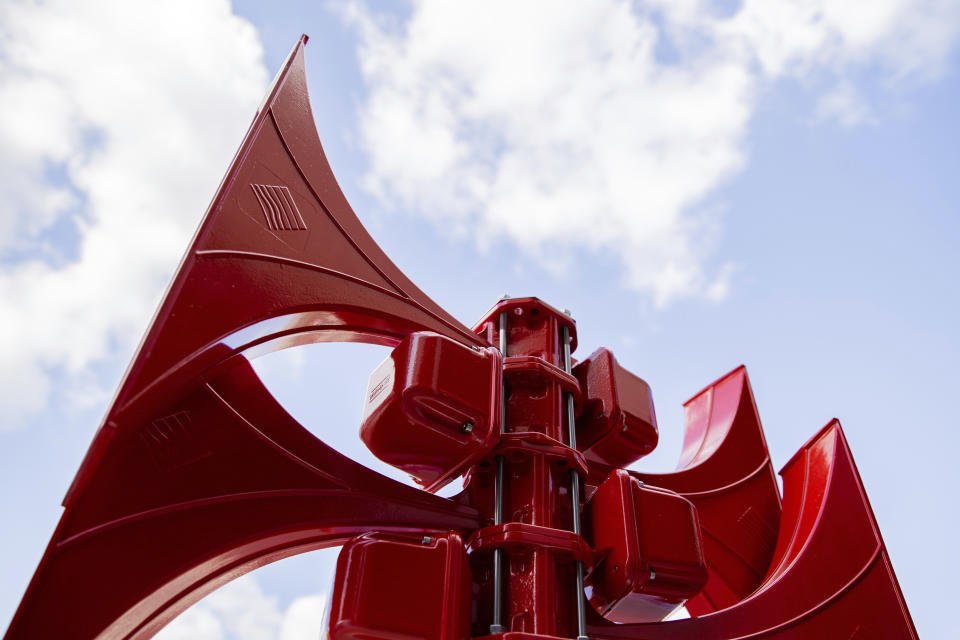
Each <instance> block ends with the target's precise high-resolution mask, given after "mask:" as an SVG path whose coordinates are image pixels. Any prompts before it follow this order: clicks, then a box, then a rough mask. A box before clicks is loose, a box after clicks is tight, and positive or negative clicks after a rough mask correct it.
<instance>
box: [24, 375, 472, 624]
mask: <svg viewBox="0 0 960 640" xmlns="http://www.w3.org/2000/svg"><path fill="white" fill-rule="evenodd" d="M477 526H479V518H478V516H477V513H476V511H475V510H474V509H472V508H469V507H464V506H462V505H459V504H457V503H455V502H452V501H450V500H446V499H443V498H438V497H436V496H433V495H431V494H428V493H426V492H423V491H420V490H417V489H414V488H412V487H408V486H405V485H402V484H400V483H398V482H396V481H394V480H391V479H389V478H386V477H384V476H381V475H380V474H378V473H376V472H374V471H371V470H369V469H367V468H365V467H363V466H361V465H359V464H358V463H356V462H353V461H352V460H350V459H348V458H345V457H344V456H342V455H341V454H339V453H337V452H336V451H334V450H333V449H331V448H330V447H328V446H327V445H325V444H324V443H323V442H321V441H319V440H317V439H316V438H315V437H314V436H313V435H312V434H311V433H310V432H309V431H307V430H306V429H304V428H303V427H302V426H301V425H299V424H298V423H297V422H296V421H295V420H294V419H293V418H292V417H291V416H290V415H289V414H287V413H286V411H284V410H283V408H282V407H281V406H280V405H279V404H277V402H276V401H275V400H274V399H273V398H272V397H271V396H270V394H269V392H268V391H267V390H266V389H265V388H264V387H263V386H262V384H261V383H260V381H259V379H258V378H257V376H256V374H255V373H254V371H253V369H252V368H251V367H250V366H249V364H248V363H247V362H246V360H245V359H244V358H243V357H242V356H238V357H236V358H234V359H233V360H232V362H231V363H230V365H224V366H223V367H221V370H220V371H218V372H217V374H216V375H215V376H213V377H211V379H210V380H209V381H208V382H207V383H206V384H205V385H203V386H201V387H200V388H198V389H196V390H195V391H194V392H193V393H192V394H190V395H189V396H188V397H186V398H184V399H182V400H181V401H179V402H177V403H176V404H174V405H171V406H169V407H168V408H167V409H166V410H165V411H163V412H161V413H160V414H158V415H156V416H154V417H153V419H151V420H147V421H144V422H140V423H137V424H133V423H126V424H125V425H124V428H123V429H118V430H117V433H116V435H115V437H114V438H113V439H112V441H111V443H110V447H109V450H108V451H107V452H106V453H105V454H104V456H103V458H102V459H101V460H100V463H99V465H98V467H97V469H96V473H95V475H94V476H93V477H92V478H91V481H90V483H89V485H88V486H87V489H86V491H84V493H83V494H82V495H81V496H80V497H78V498H77V499H76V500H75V501H74V503H73V504H71V506H70V507H68V508H67V510H66V512H65V513H64V515H63V518H62V519H61V521H60V524H59V526H58V528H57V531H56V533H55V534H54V536H53V538H52V540H51V542H50V545H49V546H48V548H47V551H46V553H45V555H44V558H43V560H42V561H41V563H40V567H39V568H38V569H37V572H36V574H35V576H34V578H33V581H32V582H31V584H30V587H29V589H28V591H27V594H26V595H25V597H24V599H23V602H22V604H21V606H20V609H19V610H18V612H17V615H16V617H15V618H14V620H13V622H12V623H11V625H10V629H9V631H8V633H7V636H6V637H7V638H8V639H13V638H68V637H76V638H95V637H109V638H128V637H136V638H139V637H149V636H151V635H152V634H153V633H154V632H156V631H157V630H158V629H159V628H161V627H162V626H163V625H164V624H166V623H167V622H168V621H169V620H170V619H172V618H173V617H174V616H175V615H177V614H178V613H179V612H181V611H182V610H184V609H185V608H186V607H187V606H189V605H190V604H191V603H192V602H194V601H196V600H198V599H199V598H200V597H202V596H203V595H204V594H205V593H207V592H209V591H211V590H212V589H214V588H216V587H217V586H219V585H221V584H223V583H225V582H227V581H229V580H231V579H233V578H235V577H237V576H239V575H241V574H243V573H245V572H246V571H249V570H250V569H252V568H255V567H257V566H261V565H263V564H267V563H269V562H272V561H274V560H277V559H279V558H282V557H285V556H288V555H292V554H295V553H301V552H304V551H308V550H311V549H317V548H321V547H326V546H331V545H336V544H341V543H343V542H344V541H345V540H348V539H350V538H352V537H353V536H355V535H358V534H360V533H364V532H367V531H371V530H379V531H391V530H392V531H410V530H413V531H423V530H444V531H446V530H451V529H453V530H463V531H467V530H471V529H474V528H476V527H477ZM54 611H55V612H56V614H55V615H52V614H51V612H54Z"/></svg>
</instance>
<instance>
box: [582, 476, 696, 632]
mask: <svg viewBox="0 0 960 640" xmlns="http://www.w3.org/2000/svg"><path fill="white" fill-rule="evenodd" d="M584 519H585V520H586V530H585V535H586V537H587V540H589V541H590V544H591V545H593V547H594V548H595V549H597V551H598V552H600V553H604V554H606V555H605V557H604V560H603V563H602V564H601V566H600V567H599V568H598V570H597V571H595V572H594V573H593V575H592V576H591V579H590V585H591V586H592V587H593V592H592V594H591V596H590V604H592V605H593V607H594V608H595V609H596V610H597V612H598V613H600V614H602V615H603V616H604V617H605V618H607V619H608V620H611V621H613V622H653V621H657V620H662V619H663V618H665V617H667V616H668V615H670V614H671V613H673V611H674V610H675V609H677V608H678V607H679V606H680V605H682V604H683V603H684V602H686V601H687V600H688V599H689V598H691V597H693V596H695V595H697V593H699V592H700V590H701V589H702V588H703V585H704V584H705V583H706V581H707V568H706V565H705V563H704V560H703V542H702V541H701V539H700V523H699V521H698V519H697V510H696V508H695V507H694V506H693V505H692V504H691V503H690V502H689V501H688V500H686V499H685V498H683V497H681V496H680V495H678V494H676V493H674V492H672V491H669V490H667V489H662V488H660V487H652V486H649V485H644V484H643V483H641V482H640V481H639V480H637V479H636V478H633V477H631V476H630V474H629V473H627V472H626V471H624V470H623V469H617V470H616V471H613V472H612V473H611V474H610V475H609V477H607V479H606V480H604V481H603V483H601V484H600V486H599V487H597V490H596V492H595V493H594V494H593V497H591V498H590V502H589V503H588V504H587V506H586V514H585V518H584Z"/></svg>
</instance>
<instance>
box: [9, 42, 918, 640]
mask: <svg viewBox="0 0 960 640" xmlns="http://www.w3.org/2000/svg"><path fill="white" fill-rule="evenodd" d="M305 42H306V39H305V38H303V39H301V41H300V42H299V43H298V44H297V46H296V47H295V48H294V50H293V52H292V53H291V55H290V57H289V58H288V60H287V62H286V63H285V64H284V67H283V69H282V70H281V72H280V74H279V75H278V77H277V80H276V81H275V83H274V85H273V87H272V88H271V90H270V92H269V94H268V96H267V99H266V100H265V102H264V104H263V107H262V108H261V110H260V111H259V112H258V113H257V115H256V117H255V119H254V122H253V124H252V125H251V127H250V130H249V131H248V133H247V136H246V139H245V140H244V142H243V145H242V146H241V148H240V151H239V152H238V154H237V156H236V158H235V159H234V162H233V164H232V165H231V167H230V169H229V171H228V173H227V175H226V177H225V178H224V181H223V183H222V184H221V186H220V188H219V190H218V191H217V195H216V197H215V198H214V200H213V202H212V204H211V206H210V209H209V210H208V211H207V213H206V215H205V217H204V218H203V221H202V222H201V225H200V228H199V230H198V232H197V235H196V237H195V238H194V240H193V242H192V244H191V246H190V248H189V249H188V251H187V254H186V256H185V257H184V260H183V262H182V264H181V265H180V269H179V270H178V272H177V274H176V276H175V278H174V280H173V283H172V284H171V286H170V289H169V291H168V292H167V295H166V297H165V298H164V301H163V303H162V304H161V307H160V309H159V311H158V312H157V315H156V317H155V318H154V320H153V323H152V325H151V327H150V329H149V330H148V332H147V334H146V337H145V338H144V341H143V343H142V344H141V346H140V349H139V351H138V353H137V355H136V356H135V358H134V360H133V362H132V363H131V365H130V368H129V370H128V371H127V373H126V375H125V377H124V379H123V381H122V382H121V385H120V389H119V391H118V393H117V396H116V398H115V399H114V402H113V404H112V405H111V407H110V409H109V411H108V413H107V416H106V418H105V420H104V423H103V425H102V426H101V428H100V430H99V431H98V433H97V435H96V437H95V439H94V441H93V443H92V444H91V447H90V450H89V452H88V454H87V456H86V458H85V460H84V462H83V464H82V466H81V468H80V470H79V471H78V473H77V476H76V478H75V480H74V482H73V485H72V486H71V488H70V490H69V492H68V494H67V497H66V499H65V502H64V504H65V507H66V508H65V511H64V514H63V517H62V518H61V521H60V523H59V524H58V526H57V529H56V531H55V532H54V533H53V536H52V538H51V540H50V543H49V546H48V548H47V550H46V553H45V554H44V556H43V559H42V560H41V562H40V565H39V567H38V568H37V571H36V573H35V575H34V577H33V580H32V581H31V583H30V586H29V587H28V589H27V592H26V594H25V595H24V598H23V601H22V602H21V605H20V608H19V609H18V611H17V613H16V615H15V617H14V619H13V621H12V623H11V625H10V628H9V630H8V632H7V635H6V637H7V638H9V639H11V640H14V639H15V640H20V639H28V638H84V639H86V638H104V639H105V638H147V637H150V636H151V635H153V634H154V633H155V632H156V631H157V630H158V629H160V628H161V627H162V626H163V625H164V624H166V623H167V622H168V621H169V620H171V619H172V618H173V617H174V616H175V615H177V614H178V613H179V612H181V611H183V610H184V609H185V608H186V607H187V606H189V605H190V604H191V603H193V602H195V601H196V600H197V599H199V598H200V597H202V596H203V595H204V594H206V593H208V592H209V591H210V590H212V589H214V588H216V587H217V586H219V585H222V584H224V583H226V582H228V581H229V580H231V579H233V578H235V577H237V576H239V575H241V574H243V573H245V572H247V571H249V570H251V569H253V568H256V567H258V566H261V565H263V564H266V563H268V562H272V561H274V560H276V559H279V558H282V557H285V556H289V555H292V554H296V553H301V552H304V551H309V550H312V549H317V548H320V547H324V546H330V545H338V544H344V549H343V551H342V552H341V558H340V562H339V563H338V569H337V574H336V582H335V587H334V592H333V593H332V594H331V599H330V601H331V603H332V605H331V606H332V608H331V615H330V618H329V627H328V628H327V629H326V631H327V632H328V633H329V635H330V637H331V638H332V639H333V640H340V639H346V638H365V639H370V640H373V639H376V638H383V639H384V640H388V639H389V640H399V639H401V638H431V639H432V638H437V639H440V638H442V639H444V640H448V639H449V640H453V639H457V640H460V639H463V640H465V639H466V638H467V637H496V638H502V639H503V640H535V639H537V638H540V639H543V638H554V637H574V636H576V635H577V634H578V632H579V629H578V626H579V623H580V621H581V620H582V619H583V617H582V616H580V615H578V613H577V611H576V609H577V606H576V604H577V602H582V600H581V598H582V596H583V590H582V585H581V577H580V576H579V575H578V571H582V572H583V574H584V575H585V579H586V581H587V585H588V587H589V589H590V590H591V591H592V598H591V602H592V604H588V605H587V609H586V616H587V617H588V618H589V625H588V627H587V628H586V629H585V631H586V633H587V635H589V637H590V638H594V639H596V640H607V639H609V640H615V639H627V638H635V639H638V640H640V639H644V638H647V639H660V638H664V639H668V638H717V639H724V638H729V639H731V640H732V639H733V638H768V637H770V638H772V637H776V638H821V637H822V638H841V639H843V640H850V639H851V638H860V637H863V638H912V637H916V632H915V631H914V629H913V625H912V622H911V621H910V617H909V613H908V612H907V610H906V606H905V604H904V601H903V597H902V595H901V593H900V590H899V586H898V585H897V582H896V578H895V576H894V574H893V570H892V568H891V566H890V561H889V558H888V557H887V554H886V551H885V549H884V546H883V542H882V540H881V538H880V534H879V531H878V529H877V526H876V522H875V520H874V518H873V515H872V513H871V511H870V507H869V503H868V502H867V499H866V495H865V492H864V490H863V486H862V484H861V482H860V479H859V476H858V475H857V472H856V468H855V466H854V464H853V459H852V457H851V455H850V452H849V449H848V447H847V444H846V441H845V440H844V438H843V433H842V431H841V430H840V427H839V424H837V423H836V422H834V423H831V424H830V425H828V426H827V427H826V428H825V429H824V430H823V431H821V432H820V434H818V435H817V436H816V437H815V438H814V439H813V440H811V441H810V442H809V443H808V444H807V445H806V446H805V447H804V448H803V449H802V450H801V452H800V453H798V454H797V456H796V457H795V458H794V459H792V460H791V461H790V462H789V463H788V464H787V466H786V467H785V468H784V470H783V471H782V472H781V473H782V475H783V477H784V488H785V496H784V499H783V503H782V513H781V500H780V494H779V491H778V486H777V483H776V479H775V476H774V475H773V468H772V465H771V461H770V456H769V453H768V451H767V447H766V443H765V441H764V436H763V430H762V427H761V425H760V420H759V417H758V414H757V410H756V405H755V403H754V400H753V395H752V392H751V390H750V384H749V381H748V379H747V375H746V371H745V370H744V369H743V368H742V367H741V368H739V369H736V370H734V371H733V372H731V373H730V374H727V375H726V376H724V377H723V378H721V379H719V380H718V381H717V382H715V383H713V384H712V385H710V386H709V387H707V389H705V390H704V391H702V392H701V393H699V394H697V395H696V396H694V398H692V399H691V400H690V401H689V402H687V404H686V412H687V432H686V437H685V442H684V449H683V454H682V457H681V461H680V465H679V467H678V469H677V471H675V472H674V473H668V474H644V473H638V472H635V471H630V472H628V471H624V470H623V469H621V467H623V466H625V465H627V464H630V463H632V462H634V461H635V460H637V459H638V458H639V457H641V456H643V455H645V454H646V453H648V452H649V451H650V450H651V449H652V448H653V447H654V446H655V445H656V441H657V427H656V418H655V412H654V408H653V403H652V399H651V394H650V390H649V387H648V386H647V385H646V383H645V382H643V380H641V379H640V378H638V377H637V376H635V375H634V374H632V373H630V372H628V371H627V370H626V369H624V368H623V367H621V366H620V365H619V364H618V363H617V362H616V360H615V358H613V356H612V354H610V353H609V352H608V351H606V350H599V351H597V352H595V353H594V354H592V355H591V356H590V357H588V358H587V359H586V360H584V361H583V362H581V363H580V364H579V365H578V366H577V367H576V368H575V369H574V370H573V371H572V372H571V371H570V369H569V366H568V365H569V361H568V360H569V359H568V358H567V357H566V356H565V348H564V347H565V345H564V344H563V340H564V339H567V340H568V344H569V348H570V350H571V351H572V350H574V349H576V340H577V338H576V325H575V323H574V321H573V319H572V318H570V317H569V315H568V314H566V313H561V312H560V311H558V310H556V309H554V308H553V307H551V306H549V305H547V304H545V303H543V302H542V301H540V300H537V299H536V298H518V299H513V300H510V299H506V300H502V301H500V302H499V303H498V304H497V305H495V306H494V308H493V309H491V310H490V312H489V313H488V314H487V315H486V316H485V317H484V318H483V319H482V320H481V321H480V322H479V323H478V324H477V325H476V327H475V329H474V330H470V329H468V328H467V327H465V326H463V325H461V324H460V323H459V322H458V321H457V320H455V319H454V318H453V317H451V316H450V315H449V314H447V313H446V312H444V311H443V310H442V309H441V308H440V307H438V306H437V305H436V304H435V303H433V302H432V301H431V300H430V299H429V298H427V297H426V296H425V295H424V294H423V293H422V292H421V291H420V290H419V289H417V288H416V287H415V286H414V285H413V284H412V283H411V282H410V281H409V280H408V279H407V278H406V277H405V276H404V275H403V274H402V273H400V271H399V270H398V269H397V268H396V267H395V266H394V265H393V264H392V263H391V262H390V261H389V259H388V258H387V257H386V256H385V255H384V254H383V252H382V251H381V250H380V249H379V248H378V247H377V246H376V244H375V243H374V242H373V240H372V239H371V238H370V236H369V235H368V234H367V232H366V231H365V230H364V229H363V227H362V225H361V224H360V222H359V220H358V219H357V218H356V216H355V215H354V213H353V212H352V211H351V210H350V207H349V205H348V204H347V202H346V200H345V199H344V197H343V194H342V193H341V192H340V189H339V187H338V186H337V183H336V181H335V179H334V177H333V174H332V173H331V171H330V167H329V165H328V164H327V161H326V158H325V156H324V154H323V150H322V148H321V146H320V142H319V140H318V138H317V134H316V130H315V128H314V125H313V118H312V115H311V112H310V107H309V100H308V97H307V91H306V79H305V75H304V69H303V45H304V43H305ZM502 314H505V315H502ZM501 326H502V327H504V331H503V334H502V335H501ZM564 336H568V338H564ZM501 338H503V339H504V341H505V344H506V347H505V348H504V349H501V348H499V347H494V345H500V344H501ZM322 341H360V342H372V343H376V344H383V345H389V346H393V347H395V350H394V352H393V353H392V354H391V356H390V357H389V358H388V360H387V361H386V364H385V365H384V367H383V368H381V369H379V370H378V371H377V372H375V373H374V375H373V377H372V379H371V387H370V389H369V390H368V398H367V402H368V405H367V411H366V412H365V413H366V415H365V420H364V424H363V426H362V429H361V436H362V439H363V440H364V442H366V443H367V444H368V446H369V447H370V448H371V450H372V451H373V452H374V453H375V454H376V455H378V456H379V457H380V458H381V459H383V460H386V461H388V462H389V463H391V464H393V465H395V466H397V467H398V468H401V469H404V470H406V471H408V472H409V473H411V474H412V475H414V476H416V478H417V479H418V481H419V482H420V483H421V485H423V486H426V487H427V488H429V489H436V488H438V487H440V486H442V485H443V484H444V483H446V482H448V481H450V480H451V479H453V478H454V477H456V476H458V475H460V474H463V475H464V490H463V491H462V492H461V493H460V494H459V495H457V496H455V497H454V498H451V499H445V498H440V497H437V496H435V495H433V494H432V493H430V492H428V491H421V490H418V489H416V488H413V487H409V486H406V485H403V484H400V483H398V482H395V481H393V480H390V479H388V478H386V477H384V476H382V475H380V474H377V473H375V472H373V471H371V470H369V469H366V468H364V467H362V466H361V465H359V464H357V463H355V462H353V461H351V460H349V459H347V458H345V457H344V456H342V455H340V454H339V453H337V452H336V451H334V450H333V449H331V448H330V447H328V446H327V445H325V444H324V443H323V442H322V441H320V440H318V439H317V438H316V437H315V436H314V435H312V434H311V433H310V432H309V431H307V430H306V429H304V428H303V427H302V426H301V425H299V424H298V423H297V422H296V421H295V420H294V419H293V418H292V417H291V416H290V415H289V414H287V413H286V411H284V409H283V408H282V407H281V406H280V405H279V404H278V403H277V402H276V401H275V400H274V399H273V398H272V397H271V396H270V394H269V393H268V392H267V390H266V389H265V388H264V387H263V385H262V384H261V382H260V380H259V379H258V378H257V376H256V375H255V373H254V371H253V369H252V368H251V367H250V365H249V363H248V360H247V359H248V358H249V357H254V356H256V355H258V354H260V353H263V352H265V351H268V350H273V349H280V348H285V347H290V346H295V345H299V344H303V343H307V342H322ZM501 409H502V411H503V413H502V414H501ZM501 415H503V418H501ZM571 424H575V427H573V426H571V427H570V429H571V430H572V434H573V435H574V436H576V437H577V441H576V442H575V443H574V442H573V441H572V440H571V433H569V432H568V431H567V428H566V427H567V426H568V425H571ZM468 425H469V426H468ZM501 429H503V431H502V432H501ZM498 468H501V469H503V476H502V479H500V480H497V479H496V478H497V473H496V469H498ZM608 477H609V479H607V480H606V481H605V482H604V483H603V484H602V485H601V486H599V487H598V486H597V485H598V484H600V483H601V482H603V481H604V479H605V478H608ZM580 481H583V483H584V484H580V485H579V491H573V490H572V487H574V486H577V485H575V484H574V482H580ZM641 483H642V484H641ZM496 487H499V490H497V489H496ZM497 496H500V498H499V499H498V497H497ZM498 504H499V505H500V506H501V507H502V512H503V518H502V519H500V518H498V517H497V516H496V514H497V511H498V510H497V505H498ZM585 505H588V506H587V508H586V509H585V510H584V507H585ZM582 510H584V513H583V516H584V518H585V523H586V527H585V529H584V531H583V533H582V535H581V534H580V533H577V529H576V527H577V525H578V522H579V517H580V514H581V511H582ZM591 543H592V544H591ZM500 556H502V557H503V558H504V560H503V563H502V564H501V565H500V566H501V567H502V568H503V573H502V575H500V576H499V577H498V578H496V579H495V578H494V575H495V572H494V571H493V558H494V557H500ZM578 565H579V567H580V568H577V567H578ZM497 580H499V581H500V582H497ZM704 583H705V584H704ZM495 585H498V586H499V590H497V591H496V593H495ZM700 585H703V588H702V589H701V588H700ZM497 594H499V595H500V596H502V604H501V606H500V608H499V609H498V615H495V614H494V602H495V601H497V598H496V597H495V596H496V595H497ZM684 600H686V603H687V607H688V608H689V609H690V611H691V612H692V613H694V614H696V615H698V616H699V617H696V618H692V619H690V620H679V621H671V622H663V621H660V620H659V618H660V617H661V616H662V615H664V614H665V613H666V612H668V611H669V610H671V609H673V608H674V607H675V606H677V605H679V604H680V603H682V602H684ZM603 615H606V616H607V618H604V617H603ZM495 618H497V619H499V620H500V622H496V623H495ZM636 620H648V621H649V622H643V623H636V622H630V623H628V624H614V623H613V622H614V621H636ZM497 624H502V626H503V630H502V632H500V631H496V632H495V633H494V632H493V631H491V626H493V629H494V631H495V630H496V629H497V626H496V625H497ZM491 634H493V635H492V636H491Z"/></svg>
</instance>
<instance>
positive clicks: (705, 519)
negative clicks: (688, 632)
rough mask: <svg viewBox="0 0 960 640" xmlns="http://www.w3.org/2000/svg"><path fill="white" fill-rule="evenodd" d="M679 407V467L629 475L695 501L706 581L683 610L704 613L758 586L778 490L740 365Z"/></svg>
mask: <svg viewBox="0 0 960 640" xmlns="http://www.w3.org/2000/svg"><path fill="white" fill-rule="evenodd" d="M684 408H685V409H686V415H687V430H686V433H685V437H684V447H683V453H682V454H681V458H680V465H679V467H678V469H677V471H675V472H674V473H667V474H647V473H635V472H634V473H633V475H634V477H636V478H638V479H640V480H642V481H644V482H646V483H648V484H652V485H654V486H658V487H664V488H666V489H670V490H672V491H676V492H677V493H679V494H680V495H682V496H683V497H685V498H687V499H688V500H690V501H691V502H692V503H693V504H694V505H695V506H696V507H697V512H698V513H699V515H700V524H701V527H702V530H703V538H704V540H703V541H704V556H705V558H706V561H707V567H708V570H709V579H708V581H707V585H706V586H705V587H704V589H703V591H701V592H700V594H699V595H697V596H696V597H695V598H692V599H691V600H690V601H689V602H687V609H688V610H689V611H690V612H691V614H693V615H701V614H705V613H710V612H711V611H716V610H718V609H724V608H726V607H729V606H731V605H734V604H736V603H737V602H739V601H740V600H742V599H743V598H745V597H747V596H748V595H749V594H750V593H752V592H753V591H754V590H755V589H756V588H757V587H758V586H759V585H760V582H761V581H762V580H763V577H764V575H765V574H766V572H767V568H768V567H769V566H770V561H771V559H772V558H773V553H774V548H775V544H776V539H777V530H778V527H779V522H780V493H779V490H778V488H777V481H776V477H775V476H774V474H773V466H772V464H771V463H770V455H769V453H768V451H767V443H766V441H765V440H764V437H763V427H762V426H761V424H760V417H759V415H758V413H757V407H756V403H755V402H754V400H753V391H752V390H751V389H750V381H749V379H748V378H747V371H746V369H745V368H744V367H742V366H741V367H738V368H737V369H734V370H733V371H731V372H730V373H728V374H727V375H725V376H723V377H722V378H720V379H719V380H717V381H716V382H714V383H713V384H711V385H710V386H708V387H707V388H706V389H704V390H703V391H701V392H700V393H698V394H697V395H695V396H694V397H693V398H691V399H690V400H688V401H687V403H686V404H685V405H684Z"/></svg>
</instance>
